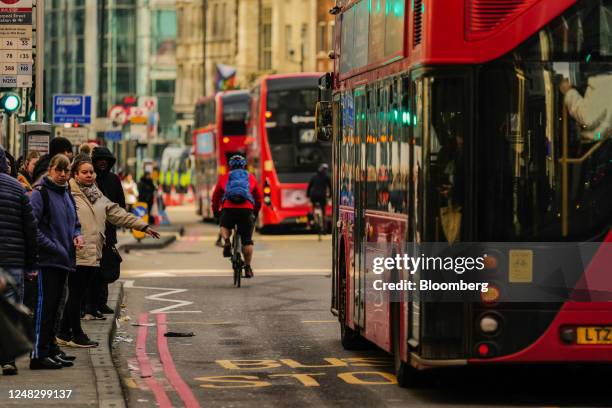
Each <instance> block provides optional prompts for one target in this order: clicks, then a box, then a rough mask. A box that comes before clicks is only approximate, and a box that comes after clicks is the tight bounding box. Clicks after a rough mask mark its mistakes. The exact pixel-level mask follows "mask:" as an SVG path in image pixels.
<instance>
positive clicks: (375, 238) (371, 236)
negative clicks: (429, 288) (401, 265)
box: [364, 211, 407, 352]
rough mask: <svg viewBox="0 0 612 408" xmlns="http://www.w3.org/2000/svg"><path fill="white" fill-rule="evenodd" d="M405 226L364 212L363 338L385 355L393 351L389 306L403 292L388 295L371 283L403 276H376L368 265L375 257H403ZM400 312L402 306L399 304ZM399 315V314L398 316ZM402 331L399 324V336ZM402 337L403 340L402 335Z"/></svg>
mask: <svg viewBox="0 0 612 408" xmlns="http://www.w3.org/2000/svg"><path fill="white" fill-rule="evenodd" d="M406 227H407V220H406V219H405V218H404V217H398V216H395V215H393V214H391V213H385V212H380V211H377V212H376V213H374V214H372V212H366V232H365V233H366V261H365V265H364V267H365V277H366V278H365V279H366V282H365V287H366V304H365V321H366V327H365V337H366V338H367V339H368V340H371V341H372V342H373V343H375V344H376V345H378V346H379V347H380V348H382V349H383V350H385V351H387V352H392V350H393V340H392V339H393V337H392V336H393V333H392V330H393V329H392V328H393V324H392V321H391V306H392V305H393V302H398V301H400V300H403V297H404V296H403V295H405V292H404V291H395V292H393V293H392V292H390V291H377V290H374V281H376V280H382V281H383V282H398V281H401V280H402V279H405V277H404V276H403V270H395V271H391V270H385V272H384V274H382V275H376V274H374V273H373V271H372V265H373V260H374V258H375V257H394V256H395V255H403V253H404V250H403V247H404V245H403V243H404V239H403V237H405V234H406ZM401 311H402V307H401V305H400V312H401ZM400 315H402V314H401V313H400ZM404 316H405V315H404ZM397 318H400V317H399V316H398V317H397ZM402 331H403V328H402V324H401V322H400V333H402ZM401 337H402V336H401ZM403 337H404V339H405V336H403ZM402 343H403V341H402V340H401V338H400V344H402Z"/></svg>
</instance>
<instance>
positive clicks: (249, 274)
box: [244, 265, 254, 279]
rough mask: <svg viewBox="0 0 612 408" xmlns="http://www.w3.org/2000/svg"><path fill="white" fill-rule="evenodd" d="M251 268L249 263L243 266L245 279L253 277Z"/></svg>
mask: <svg viewBox="0 0 612 408" xmlns="http://www.w3.org/2000/svg"><path fill="white" fill-rule="evenodd" d="M253 276H254V275H253V269H252V268H251V265H245V266H244V277H245V278H247V279H251V278H252V277H253Z"/></svg>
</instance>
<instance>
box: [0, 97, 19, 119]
mask: <svg viewBox="0 0 612 408" xmlns="http://www.w3.org/2000/svg"><path fill="white" fill-rule="evenodd" d="M19 108H21V97H19V95H17V94H16V93H13V92H7V93H5V94H4V95H2V98H0V109H2V110H4V112H6V113H8V114H9V115H10V114H12V113H15V112H16V111H18V110H19Z"/></svg>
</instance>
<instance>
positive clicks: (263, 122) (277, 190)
mask: <svg viewBox="0 0 612 408" xmlns="http://www.w3.org/2000/svg"><path fill="white" fill-rule="evenodd" d="M320 76H321V74H320V73H310V74H304V73H301V74H284V75H268V76H264V77H263V78H262V79H261V80H260V81H259V82H258V84H257V85H256V86H255V87H254V89H253V90H252V92H251V97H252V104H251V118H250V119H251V122H250V134H251V136H252V138H253V143H251V144H249V145H248V151H247V158H248V161H249V166H250V167H251V169H252V170H253V171H254V172H255V175H256V177H257V179H258V181H259V183H260V186H261V188H262V192H263V195H264V205H263V208H262V211H261V215H260V217H259V227H260V229H261V230H265V229H266V228H267V227H271V226H278V225H286V226H306V225H307V223H308V214H309V213H310V212H311V205H310V202H309V200H308V198H307V197H306V188H307V186H308V181H309V180H310V177H311V176H312V175H313V174H314V173H315V172H316V171H317V169H318V167H319V165H321V164H323V163H327V164H329V163H330V161H331V144H330V143H329V142H319V141H317V139H316V137H315V132H314V121H315V120H314V112H315V106H316V103H317V99H318V79H319V77H320ZM329 215H331V210H330V212H329Z"/></svg>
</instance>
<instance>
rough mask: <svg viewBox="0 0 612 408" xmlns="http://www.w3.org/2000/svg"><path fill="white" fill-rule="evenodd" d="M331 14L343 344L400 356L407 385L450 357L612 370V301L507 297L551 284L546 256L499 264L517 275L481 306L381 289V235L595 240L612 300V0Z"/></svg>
mask: <svg viewBox="0 0 612 408" xmlns="http://www.w3.org/2000/svg"><path fill="white" fill-rule="evenodd" d="M332 11H333V12H335V13H337V16H336V27H337V28H338V30H337V34H336V41H335V47H334V48H335V50H334V54H335V55H336V59H335V68H334V72H333V73H332V74H329V75H327V76H326V77H323V78H322V81H321V84H322V85H325V86H327V87H328V88H329V89H331V90H332V91H333V96H332V97H331V100H328V101H322V102H320V104H319V105H318V112H317V119H318V120H319V123H318V124H317V135H318V136H319V138H320V139H323V140H325V139H326V138H329V137H330V136H329V135H331V139H332V141H333V159H334V160H333V163H334V165H333V175H334V176H333V180H334V181H335V184H334V221H335V222H334V225H335V227H336V228H335V229H334V235H333V246H334V248H333V290H332V312H334V313H335V314H337V315H338V316H339V320H340V326H341V338H342V344H343V345H344V346H345V347H346V348H353V347H355V346H357V345H358V344H359V343H360V342H361V341H362V340H363V339H367V340H369V341H371V342H373V343H375V344H376V345H378V346H379V347H381V348H382V349H384V350H386V351H387V352H389V353H391V354H393V356H394V360H395V369H396V373H397V376H398V380H399V383H400V384H402V385H410V384H411V383H412V382H413V381H414V380H415V379H416V378H418V376H419V369H425V368H433V367H444V366H457V365H468V364H501V363H546V362H555V363H560V362H583V363H607V364H609V363H610V362H612V338H611V336H606V335H599V334H598V333H599V332H602V333H608V334H610V333H612V303H610V302H593V301H591V302H577V301H572V299H573V298H570V299H566V300H563V301H554V302H536V301H534V302H511V301H507V302H506V301H499V299H502V298H503V295H504V294H505V293H504V291H512V290H515V288H517V287H520V288H527V287H529V285H530V284H531V283H532V282H535V280H537V279H538V278H539V276H538V274H539V271H538V269H537V268H534V263H533V262H535V260H534V258H530V255H529V254H530V253H529V252H527V253H519V252H516V253H511V252H508V253H503V252H500V253H498V256H497V255H496V256H494V257H492V258H490V260H489V261H488V262H487V264H486V268H488V269H490V271H491V272H490V273H491V274H492V275H495V276H497V277H499V278H500V281H499V282H498V283H497V287H495V286H493V285H491V287H492V288H493V290H491V291H489V292H487V295H483V296H482V299H481V301H470V302H463V303H461V302H459V303H457V302H450V303H442V302H424V301H422V298H421V297H420V296H419V292H418V290H416V291H415V292H413V293H406V292H403V293H402V294H401V298H400V299H399V301H398V302H376V301H371V300H370V299H367V297H366V292H367V290H368V288H370V287H371V286H372V282H373V281H374V280H375V279H379V276H378V275H375V274H373V271H372V265H371V259H372V256H376V254H373V253H371V252H370V251H371V248H372V247H375V245H373V244H377V243H382V244H384V245H385V248H386V249H389V248H390V247H393V248H394V250H395V251H398V252H401V251H403V250H404V249H405V248H410V246H411V245H412V244H420V243H450V244H453V245H456V244H458V243H469V242H471V243H477V242H482V243H486V242H501V243H510V245H509V246H510V247H512V245H511V244H512V243H517V245H518V243H527V242H536V243H559V242H564V243H568V242H569V243H572V242H576V243H586V242H588V243H591V244H595V245H596V246H597V248H599V249H598V251H599V252H596V254H595V256H594V258H593V259H592V261H591V263H590V264H588V265H587V266H586V267H585V268H584V271H583V272H582V274H583V276H581V277H580V279H579V281H580V282H582V283H581V285H582V286H584V284H585V282H591V283H595V285H599V286H598V287H595V289H597V290H599V291H601V293H606V292H608V293H609V292H610V289H612V288H611V287H610V286H611V285H610V284H609V281H610V279H609V278H608V277H605V276H602V275H601V268H594V266H596V264H598V263H599V264H600V266H601V264H602V259H603V262H606V261H607V262H608V268H607V270H608V272H609V265H610V263H609V260H610V249H609V248H610V243H611V242H612V234H611V232H610V227H611V225H612V211H611V209H612V140H611V139H610V135H611V134H612V132H611V130H612V129H611V128H612V120H611V119H612V111H611V110H610V107H611V106H609V105H612V102H610V99H609V91H612V69H611V68H612V65H611V63H612V2H610V1H607V0H583V1H576V0H465V1H442V0H441V1H436V0H433V1H425V0H410V1H403V0H386V1H384V0H372V1H370V0H361V1H359V0H339V1H337V7H336V8H335V9H333V10H332ZM319 118H320V119H319ZM379 248H380V247H379ZM526 254H527V255H526ZM604 256H605V257H604ZM602 257H603V258H602ZM399 274H400V276H398V277H397V278H396V279H399V280H403V279H406V280H411V279H414V278H413V277H411V276H410V275H409V274H407V273H405V271H400V272H399ZM608 275H609V273H608ZM575 288H576V287H575V286H574V287H572V288H570V289H575ZM591 289H593V286H591Z"/></svg>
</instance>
